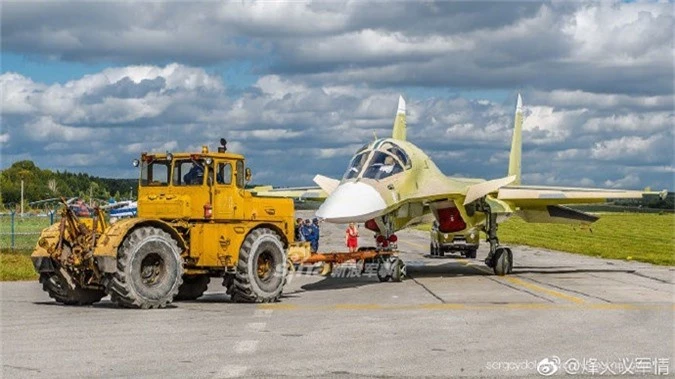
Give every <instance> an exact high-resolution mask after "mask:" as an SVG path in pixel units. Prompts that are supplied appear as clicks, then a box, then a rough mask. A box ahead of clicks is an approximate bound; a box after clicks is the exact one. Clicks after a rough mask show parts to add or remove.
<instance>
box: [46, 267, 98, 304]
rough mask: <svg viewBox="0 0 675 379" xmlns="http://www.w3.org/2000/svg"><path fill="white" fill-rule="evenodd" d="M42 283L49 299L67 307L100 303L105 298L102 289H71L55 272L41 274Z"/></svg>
mask: <svg viewBox="0 0 675 379" xmlns="http://www.w3.org/2000/svg"><path fill="white" fill-rule="evenodd" d="M40 283H42V289H43V290H45V291H46V292H47V293H48V294H49V297H51V298H52V299H54V300H56V302H58V303H62V304H65V305H90V304H94V303H96V302H99V301H100V300H101V299H102V298H103V297H104V296H105V291H103V290H102V289H101V290H95V289H89V288H75V289H73V288H70V286H68V283H66V281H65V280H64V279H63V278H62V277H61V276H60V275H59V274H57V273H55V272H43V273H41V274H40Z"/></svg>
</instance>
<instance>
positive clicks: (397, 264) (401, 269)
mask: <svg viewBox="0 0 675 379" xmlns="http://www.w3.org/2000/svg"><path fill="white" fill-rule="evenodd" d="M392 265H393V266H392V268H391V281H392V282H402V281H403V278H404V277H405V275H406V272H405V263H403V261H402V260H401V259H400V258H394V262H393V263H392Z"/></svg>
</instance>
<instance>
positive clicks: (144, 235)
mask: <svg viewBox="0 0 675 379" xmlns="http://www.w3.org/2000/svg"><path fill="white" fill-rule="evenodd" d="M180 253H181V251H180V248H179V247H178V243H177V242H176V240H174V239H173V238H171V236H170V235H169V234H168V233H166V232H165V231H163V230H161V229H158V228H155V227H151V226H145V227H140V228H138V229H135V230H133V231H132V232H131V233H129V235H127V236H126V238H125V239H124V242H122V245H121V246H120V247H119V249H118V250H117V272H115V273H114V274H113V275H112V276H111V278H110V280H108V285H107V290H108V293H109V294H110V299H111V300H112V302H113V303H115V304H117V305H118V306H121V307H124V308H143V309H148V308H163V307H166V305H167V304H169V303H171V301H172V300H173V298H174V296H176V294H178V290H179V288H180V286H181V284H182V283H183V261H182V259H181V256H180Z"/></svg>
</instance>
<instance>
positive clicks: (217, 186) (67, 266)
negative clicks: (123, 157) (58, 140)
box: [32, 145, 308, 308]
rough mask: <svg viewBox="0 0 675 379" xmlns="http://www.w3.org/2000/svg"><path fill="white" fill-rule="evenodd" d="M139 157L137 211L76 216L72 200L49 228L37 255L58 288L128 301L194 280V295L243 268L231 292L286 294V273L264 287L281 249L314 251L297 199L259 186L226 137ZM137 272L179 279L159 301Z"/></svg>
mask: <svg viewBox="0 0 675 379" xmlns="http://www.w3.org/2000/svg"><path fill="white" fill-rule="evenodd" d="M135 165H137V166H140V168H141V175H140V180H139V191H138V217H135V218H128V219H121V220H118V221H117V222H114V223H113V224H108V223H107V221H105V215H104V214H103V212H102V211H100V210H98V209H97V210H96V212H95V216H92V217H87V218H84V217H77V216H76V214H75V213H74V212H73V211H72V210H70V209H69V208H68V207H67V205H66V204H65V202H64V209H63V211H62V221H61V222H60V223H58V224H55V225H52V226H50V227H49V228H46V229H45V230H43V232H42V234H41V236H40V238H39V240H38V244H37V246H36V248H35V251H34V252H33V254H32V259H33V263H34V265H35V268H36V270H37V271H38V272H39V273H40V274H41V282H43V283H47V284H46V285H45V290H47V291H48V292H50V295H52V297H54V298H55V299H56V300H57V301H60V302H63V303H66V304H71V303H72V304H85V303H91V302H95V301H98V299H100V298H98V299H97V297H98V294H99V293H101V294H102V293H103V292H104V291H106V292H110V291H112V292H113V294H111V296H112V298H113V301H114V302H118V303H120V304H121V305H123V306H131V307H143V308H146V307H147V308H153V307H162V306H165V305H166V304H167V303H168V302H170V301H171V299H172V298H173V297H174V296H175V295H176V294H178V296H179V297H180V296H181V294H182V293H183V292H180V291H178V290H179V287H180V290H181V291H183V289H184V287H185V288H187V287H189V286H188V284H189V285H190V286H193V287H190V288H187V289H186V290H185V291H187V292H186V293H188V295H187V296H186V297H188V298H189V297H195V296H194V295H195V294H196V296H197V297H198V296H199V295H201V293H200V292H199V288H202V287H203V288H204V289H205V284H204V283H208V280H202V279H208V277H209V276H210V277H221V278H224V279H225V282H228V281H229V282H228V283H230V285H231V286H234V284H233V283H235V282H236V280H237V279H235V274H236V273H237V272H239V274H237V275H238V277H239V279H238V280H244V282H242V283H243V284H242V283H240V284H239V287H237V289H235V290H234V292H233V293H235V294H236V293H238V294H239V295H240V296H239V298H238V299H240V300H242V299H243V301H273V300H274V299H277V298H278V296H279V295H280V293H281V287H282V285H283V283H281V284H280V285H278V284H276V282H275V285H276V286H278V287H279V288H278V289H275V288H272V289H270V288H263V287H265V283H264V280H267V279H268V278H269V277H270V275H271V273H272V272H273V270H274V269H275V268H273V267H272V266H273V263H275V262H276V260H278V258H279V256H280V255H279V254H281V255H282V256H283V260H282V262H284V261H285V257H286V249H288V248H289V246H293V248H292V251H293V252H294V253H295V254H296V255H297V254H300V253H301V256H304V255H305V254H307V252H308V249H307V247H306V246H302V245H298V244H295V243H294V241H293V239H294V221H293V220H294V213H295V209H294V207H293V201H292V200H291V199H282V198H265V197H258V196H254V195H253V194H252V193H251V192H250V191H249V190H247V189H246V188H245V184H246V183H247V182H248V181H249V180H250V177H251V173H250V170H249V169H246V168H245V164H244V157H243V156H241V155H239V154H232V153H229V152H226V149H225V146H224V145H223V147H221V148H219V149H218V151H216V152H211V151H209V149H208V148H206V147H204V148H202V150H201V152H200V153H187V152H186V153H174V154H170V153H157V154H153V153H143V154H142V156H141V159H140V161H137V162H135ZM270 238H271V239H270ZM275 241H276V242H275ZM270 251H271V253H270ZM279 251H281V253H279ZM242 252H244V253H245V254H246V255H245V256H244V259H246V260H247V261H246V264H247V265H253V266H256V267H253V270H251V269H246V272H242V268H241V267H246V265H243V266H242V265H240V266H239V267H238V263H239V261H240V259H241V258H242V256H241V254H242ZM120 254H122V256H120ZM167 254H168V255H167ZM133 255H138V256H139V257H138V259H136V258H134V257H133ZM130 256H131V257H130ZM173 257H175V258H173ZM139 261H141V262H139ZM171 261H175V262H177V264H178V266H180V267H176V266H175V265H173V266H172V265H171ZM167 262H168V264H167ZM261 262H262V263H261ZM165 266H166V267H165ZM163 270H164V271H163ZM166 270H171V271H172V272H165V271H166ZM237 270H239V271H237ZM250 272H253V273H256V272H257V273H258V274H257V276H258V278H257V279H260V280H263V282H259V283H257V284H255V285H254V284H253V282H254V281H255V280H256V278H246V275H247V274H249V273H250ZM261 273H262V274H261ZM176 275H178V276H180V277H182V279H181V278H174V277H175V276H176ZM254 275H256V274H254ZM129 276H137V277H138V278H135V277H134V278H135V279H133V280H136V279H137V281H139V283H144V284H143V285H146V287H147V288H146V289H147V290H148V291H150V292H148V293H151V292H152V291H156V290H157V288H154V287H153V286H156V283H159V282H161V280H162V279H163V278H165V277H167V276H168V277H171V278H172V280H175V283H173V284H171V283H170V285H168V284H167V288H166V289H164V288H162V290H166V291H167V294H166V296H164V298H162V300H161V301H153V300H152V299H151V298H152V296H154V295H152V296H150V295H148V296H149V300H147V301H145V300H143V299H141V298H142V297H143V296H144V295H143V291H144V289H143V288H140V287H139V288H132V287H133V285H130V284H129V283H130V282H132V281H133V280H132V279H130V278H129ZM242 277H243V279H242ZM282 282H283V281H282ZM111 283H113V284H111ZM181 283H182V284H181ZM195 283H196V284H195ZM52 285H53V287H50V286H52ZM125 286H126V287H125ZM247 286H248V287H247ZM118 287H124V288H121V289H120V288H118ZM127 287H128V288H127ZM241 287H246V288H244V290H242V288H241ZM249 287H250V288H249ZM64 288H66V290H65V292H64V291H63V289H64ZM59 291H61V292H59ZM228 291H229V289H228ZM237 291H239V292H237ZM256 291H258V292H256ZM265 291H267V292H265ZM202 292H203V291H202ZM268 292H269V294H268ZM92 294H93V295H92ZM260 294H262V295H260ZM92 299H94V300H93V301H92ZM139 299H140V300H139Z"/></svg>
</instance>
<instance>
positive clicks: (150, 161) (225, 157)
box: [134, 140, 251, 220]
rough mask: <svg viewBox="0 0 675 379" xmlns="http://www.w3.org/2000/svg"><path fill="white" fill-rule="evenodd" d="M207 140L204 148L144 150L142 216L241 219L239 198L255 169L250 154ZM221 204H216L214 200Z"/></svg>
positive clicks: (141, 187)
mask: <svg viewBox="0 0 675 379" xmlns="http://www.w3.org/2000/svg"><path fill="white" fill-rule="evenodd" d="M221 144H222V146H221V147H219V148H218V151H217V152H210V151H209V149H208V147H207V146H203V147H202V150H201V152H200V153H158V154H153V153H143V154H142V155H141V159H140V160H136V161H134V165H136V166H140V169H141V176H140V182H139V197H138V210H139V217H143V218H160V219H168V220H176V219H183V220H196V219H212V218H215V219H241V218H242V217H243V214H242V213H241V212H242V211H243V208H242V207H237V206H236V204H237V203H238V202H240V201H241V199H242V198H243V197H245V196H246V194H245V191H244V188H245V185H246V182H247V181H248V180H250V176H251V171H250V170H249V169H246V168H245V163H244V157H243V156H242V155H239V154H233V153H229V152H227V151H226V148H225V144H224V140H223V141H221ZM216 204H217V205H218V206H214V205H216Z"/></svg>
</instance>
